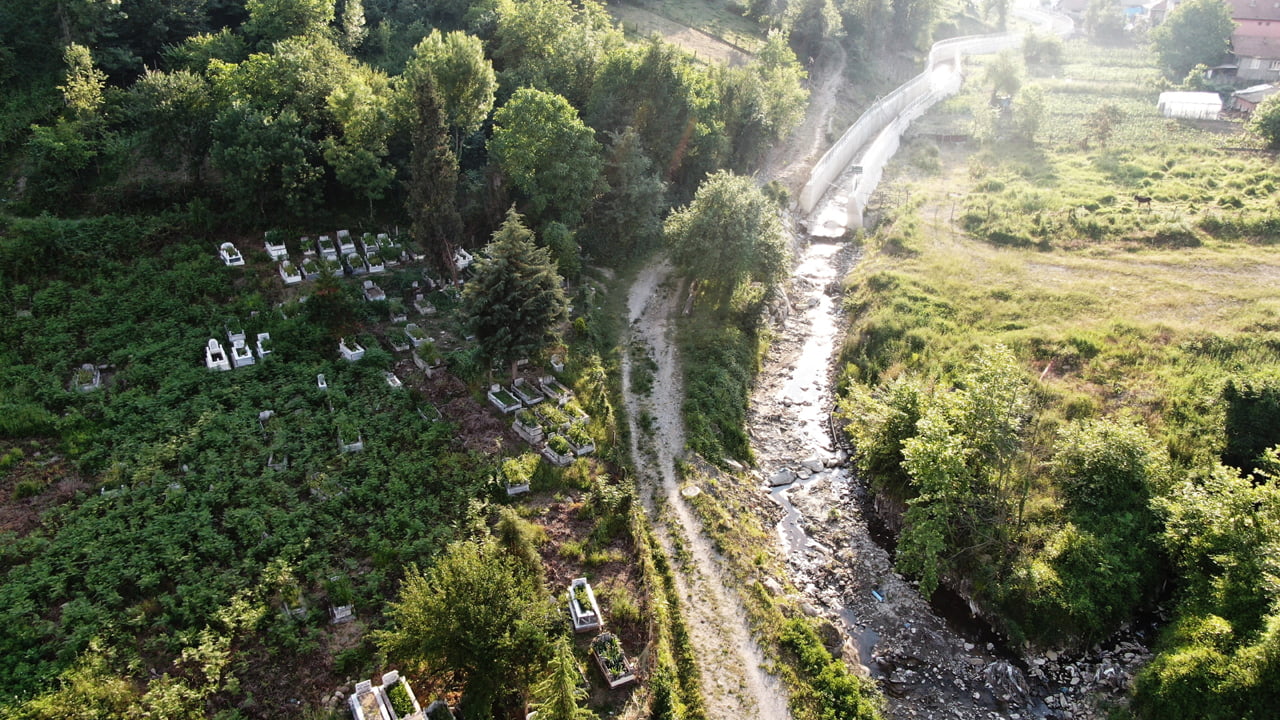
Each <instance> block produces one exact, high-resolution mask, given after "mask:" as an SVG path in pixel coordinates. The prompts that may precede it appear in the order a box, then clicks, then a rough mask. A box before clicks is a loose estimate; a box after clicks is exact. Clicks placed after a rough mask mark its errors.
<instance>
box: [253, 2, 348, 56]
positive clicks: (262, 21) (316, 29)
mask: <svg viewBox="0 0 1280 720" xmlns="http://www.w3.org/2000/svg"><path fill="white" fill-rule="evenodd" d="M245 10H248V11H249V19H248V20H246V21H245V23H244V32H245V34H246V35H248V36H250V37H252V38H256V39H257V41H258V47H259V48H262V49H266V48H269V47H271V45H272V44H274V43H275V42H277V41H279V40H283V39H285V38H288V37H293V36H295V35H313V34H318V33H324V32H326V31H327V30H328V27H329V24H330V23H332V22H333V19H334V16H335V13H334V0H248V1H247V2H246V3H245Z"/></svg>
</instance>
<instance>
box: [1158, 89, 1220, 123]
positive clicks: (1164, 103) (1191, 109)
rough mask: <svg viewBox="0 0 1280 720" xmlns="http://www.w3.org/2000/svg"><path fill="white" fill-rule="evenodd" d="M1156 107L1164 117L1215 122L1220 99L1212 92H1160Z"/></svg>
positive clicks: (1218, 111)
mask: <svg viewBox="0 0 1280 720" xmlns="http://www.w3.org/2000/svg"><path fill="white" fill-rule="evenodd" d="M1157 107H1158V108H1159V109H1160V114H1161V115H1164V116H1165V117H1171V118H1187V119H1191V120H1216V119H1217V118H1218V113H1220V112H1222V98H1221V97H1219V96H1218V93H1213V92H1162V93H1160V99H1159V101H1158V104H1157Z"/></svg>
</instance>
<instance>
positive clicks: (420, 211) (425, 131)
mask: <svg viewBox="0 0 1280 720" xmlns="http://www.w3.org/2000/svg"><path fill="white" fill-rule="evenodd" d="M412 91H413V98H414V108H415V111H416V112H415V113H414V116H415V117H414V122H413V156H412V158H411V160H410V166H409V167H410V172H411V176H410V179H409V188H408V190H409V193H408V197H407V198H406V199H405V210H407V211H408V213H409V217H410V219H411V220H412V222H413V225H412V226H411V229H410V233H411V234H412V235H413V239H414V240H415V241H416V242H418V243H419V244H420V245H421V246H422V247H423V248H424V249H425V250H426V253H427V257H428V259H429V261H430V262H431V264H432V265H434V266H435V267H436V268H437V269H439V270H441V271H446V272H448V273H449V274H451V275H455V274H456V273H457V268H455V267H454V264H453V249H454V244H455V243H456V242H457V240H458V238H459V236H460V235H461V234H462V219H461V218H459V217H458V204H457V188H458V160H457V158H456V157H454V154H453V151H452V150H451V149H450V147H449V137H448V134H447V133H446V131H445V128H444V118H443V115H442V113H441V112H440V105H439V103H438V102H437V99H436V92H435V79H434V77H433V76H432V75H431V74H429V73H428V74H425V75H423V76H422V77H420V78H418V80H417V81H416V82H415V83H414V84H413V87H412Z"/></svg>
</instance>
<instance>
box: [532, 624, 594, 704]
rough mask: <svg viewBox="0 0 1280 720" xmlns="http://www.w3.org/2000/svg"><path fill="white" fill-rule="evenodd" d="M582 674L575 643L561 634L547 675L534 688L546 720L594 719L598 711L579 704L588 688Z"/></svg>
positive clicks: (535, 697)
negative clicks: (576, 658) (576, 656)
mask: <svg viewBox="0 0 1280 720" xmlns="http://www.w3.org/2000/svg"><path fill="white" fill-rule="evenodd" d="M581 682H582V674H581V673H580V672H579V670H578V662H577V660H574V658H573V647H572V646H571V645H569V643H568V641H566V640H565V639H564V638H560V639H559V640H557V641H556V644H555V652H554V654H553V655H552V656H551V664H550V666H549V667H548V668H547V676H546V677H544V678H543V679H542V681H541V682H539V683H538V684H537V685H535V686H534V688H533V698H534V703H533V707H534V709H536V710H537V711H538V717H539V718H542V719H543V720H594V718H595V717H596V714H595V713H593V712H591V711H590V710H588V709H586V708H582V707H578V703H579V702H580V701H581V700H582V699H584V698H586V696H587V690H586V688H583V687H580V686H579V683H581Z"/></svg>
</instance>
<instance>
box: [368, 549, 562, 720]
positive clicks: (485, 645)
mask: <svg viewBox="0 0 1280 720" xmlns="http://www.w3.org/2000/svg"><path fill="white" fill-rule="evenodd" d="M387 617H388V618H389V619H390V621H391V622H390V627H389V628H388V629H386V630H380V631H376V632H375V633H374V634H373V636H374V640H375V642H377V644H378V647H379V648H380V649H381V650H382V651H383V652H385V653H386V654H387V656H388V657H390V658H392V659H394V660H396V661H398V662H404V663H409V664H411V665H413V666H418V667H425V668H427V669H429V670H430V671H431V672H433V673H435V674H438V675H441V676H444V677H450V678H452V679H453V680H454V681H455V682H456V683H458V684H460V685H461V686H462V688H463V700H462V706H463V713H464V715H465V716H466V717H478V718H480V717H492V716H493V706H494V704H495V702H496V701H497V699H498V698H499V696H500V695H501V694H502V693H503V692H507V691H511V690H520V689H523V688H522V686H523V683H524V681H525V679H526V678H527V677H528V676H529V675H530V673H531V672H532V671H533V670H534V669H535V668H538V667H540V666H542V664H543V663H544V662H546V660H547V657H548V654H549V651H550V649H551V643H550V639H549V632H550V630H551V628H552V627H553V626H554V624H555V623H556V621H557V620H558V613H557V612H556V609H555V607H554V606H553V605H552V604H551V602H550V598H549V597H548V596H547V595H546V593H545V591H544V590H543V589H542V587H541V585H540V584H539V583H538V582H537V579H536V577H535V576H534V575H532V574H531V573H530V572H529V571H528V569H527V568H525V567H524V566H523V565H521V563H520V562H519V561H518V560H517V559H516V558H515V557H513V556H512V555H510V554H507V553H506V552H504V551H502V550H501V549H500V548H499V546H498V545H497V544H496V543H494V542H493V541H492V540H488V539H486V540H481V541H475V540H467V541H459V542H455V543H453V544H452V545H450V546H449V548H448V549H447V550H446V551H445V552H444V554H443V555H441V556H440V558H439V559H438V560H437V561H436V563H435V565H433V566H432V567H431V568H429V569H428V570H427V571H426V572H422V571H420V570H418V568H416V567H411V568H410V569H409V571H408V572H407V573H406V575H405V579H404V582H403V583H402V585H401V587H400V595H399V598H398V599H397V600H396V601H394V602H392V603H391V604H390V606H389V608H388V610H387Z"/></svg>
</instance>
